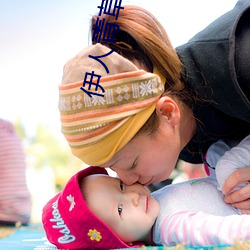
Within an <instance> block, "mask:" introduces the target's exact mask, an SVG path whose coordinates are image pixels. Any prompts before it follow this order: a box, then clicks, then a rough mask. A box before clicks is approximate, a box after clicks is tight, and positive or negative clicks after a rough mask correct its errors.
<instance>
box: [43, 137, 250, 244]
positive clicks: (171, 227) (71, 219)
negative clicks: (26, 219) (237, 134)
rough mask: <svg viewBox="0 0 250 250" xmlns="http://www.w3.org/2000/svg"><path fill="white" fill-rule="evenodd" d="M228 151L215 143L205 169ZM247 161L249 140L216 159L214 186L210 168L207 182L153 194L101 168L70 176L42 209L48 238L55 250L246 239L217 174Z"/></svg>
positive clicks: (246, 229)
mask: <svg viewBox="0 0 250 250" xmlns="http://www.w3.org/2000/svg"><path fill="white" fill-rule="evenodd" d="M228 149H229V148H228V145H227V144H225V143H224V142H222V141H219V142H217V143H216V144H214V145H213V146H212V147H211V149H210V150H209V151H208V155H207V161H208V163H209V165H213V164H215V162H216V161H217V160H218V159H217V158H219V157H220V154H217V152H220V153H221V152H224V151H225V150H228ZM249 158H250V136H248V137H247V138H245V139H244V140H243V141H242V142H241V143H239V144H238V145H237V146H236V147H233V148H232V149H231V150H229V151H227V152H226V153H225V154H224V155H223V156H222V157H221V158H220V160H219V161H218V163H217V164H216V174H217V175H218V176H219V178H218V181H217V179H216V178H215V173H214V171H213V169H210V176H209V177H206V178H199V179H194V180H190V181H187V182H184V183H179V184H175V185H169V186H166V187H164V188H162V189H160V190H157V191H156V192H154V193H152V194H151V193H150V191H149V190H148V189H147V188H146V187H144V186H142V185H141V184H133V185H131V186H127V185H124V184H123V183H122V182H121V180H120V179H119V178H113V177H110V176H109V175H108V174H107V172H106V170H105V169H103V168H99V167H88V168H86V169H84V170H82V171H80V172H78V173H77V174H75V175H74V176H73V177H71V179H70V180H69V181H68V183H67V184H66V185H65V187H64V189H63V190H62V192H60V193H59V194H57V195H56V196H55V197H54V198H52V199H51V200H50V201H49V202H48V203H47V204H46V206H45V207H44V210H43V218H42V220H43V225H44V228H45V231H46V234H47V238H48V240H49V241H50V242H51V243H53V244H55V245H56V246H57V247H58V248H60V249H65V248H67V249H76V248H81V249H115V248H133V247H138V246H141V245H144V244H145V245H165V246H169V245H176V244H178V243H184V244H186V245H188V246H207V245H220V244H233V243H234V241H235V240H236V239H241V240H247V239H250V216H249V215H243V214H242V215H241V214H240V212H239V211H238V210H236V209H235V208H233V207H232V206H230V205H228V204H226V203H225V202H224V201H223V198H224V195H223V194H222V192H221V191H220V190H219V189H221V188H223V183H222V181H223V179H224V178H227V176H221V175H220V171H219V169H220V166H221V165H223V166H222V167H223V171H221V172H223V173H225V164H227V165H228V174H229V172H230V173H232V171H234V170H235V168H239V167H241V165H242V164H243V163H244V165H243V166H246V164H245V161H247V160H248V163H249ZM229 167H230V170H229ZM231 167H234V169H231ZM224 180H225V179H224ZM217 187H219V189H218V188H217ZM208 201H209V202H208ZM211 201H213V202H211Z"/></svg>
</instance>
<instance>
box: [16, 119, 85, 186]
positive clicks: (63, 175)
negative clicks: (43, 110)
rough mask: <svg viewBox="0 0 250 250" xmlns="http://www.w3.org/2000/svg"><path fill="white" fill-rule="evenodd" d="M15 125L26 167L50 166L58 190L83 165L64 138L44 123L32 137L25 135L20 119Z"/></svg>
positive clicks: (39, 167)
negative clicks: (57, 135) (21, 144)
mask: <svg viewBox="0 0 250 250" xmlns="http://www.w3.org/2000/svg"><path fill="white" fill-rule="evenodd" d="M15 127H16V131H17V133H18V135H19V136H20V137H21V139H22V141H23V142H24V143H23V145H24V149H25V152H26V161H27V167H31V168H35V169H41V168H45V167H51V168H52V169H53V172H54V174H55V180H56V184H55V185H56V187H57V189H58V190H60V189H61V188H62V187H63V186H64V184H65V183H66V182H67V180H68V179H69V178H70V177H71V176H72V175H73V174H74V173H76V172H77V171H79V170H80V169H82V168H83V167H84V164H83V163H82V161H80V160H79V159H78V158H76V157H75V156H73V155H72V153H71V150H70V148H69V146H68V144H67V142H66V140H65V139H64V138H62V139H61V140H60V139H58V138H56V137H55V136H54V135H53V134H52V133H51V132H50V130H49V129H48V128H47V127H46V126H45V125H43V124H39V125H38V126H37V130H36V134H35V135H34V136H32V137H31V136H30V137H29V136H27V134H26V132H25V129H24V126H23V125H22V123H21V121H20V120H18V121H17V122H16V123H15Z"/></svg>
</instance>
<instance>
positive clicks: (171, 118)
mask: <svg viewBox="0 0 250 250" xmlns="http://www.w3.org/2000/svg"><path fill="white" fill-rule="evenodd" d="M156 113H157V115H158V117H159V118H160V119H164V120H165V121H167V122H168V123H170V124H171V125H173V126H175V125H177V124H178V123H179V122H180V109H179V106H178V104H177V103H176V102H175V101H174V100H173V99H172V98H170V97H169V96H162V97H161V98H160V99H159V100H158V102H157V104H156Z"/></svg>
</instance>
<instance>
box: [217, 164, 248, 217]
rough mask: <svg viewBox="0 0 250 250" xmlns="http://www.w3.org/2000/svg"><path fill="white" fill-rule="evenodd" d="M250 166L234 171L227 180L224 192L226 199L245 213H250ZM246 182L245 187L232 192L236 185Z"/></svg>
mask: <svg viewBox="0 0 250 250" xmlns="http://www.w3.org/2000/svg"><path fill="white" fill-rule="evenodd" d="M249 180H250V166H249V167H245V168H240V169H238V170H236V171H235V172H233V173H232V174H231V175H230V176H229V177H228V179H227V180H226V181H225V183H224V185H223V188H222V192H223V194H225V198H224V201H225V202H226V203H229V204H231V205H232V206H233V207H235V208H238V209H240V211H241V213H243V214H250V183H249ZM242 183H245V185H244V187H242V188H240V189H238V190H236V191H233V192H231V191H232V190H233V189H234V188H235V187H236V186H238V185H240V184H242Z"/></svg>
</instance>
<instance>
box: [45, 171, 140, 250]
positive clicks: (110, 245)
mask: <svg viewBox="0 0 250 250" xmlns="http://www.w3.org/2000/svg"><path fill="white" fill-rule="evenodd" d="M94 174H103V175H108V173H107V172H106V170H105V169H104V168H99V167H88V168H85V169H83V170H81V171H79V172H78V173H76V174H75V175H73V176H72V177H71V178H70V180H69V181H68V183H67V184H66V185H65V187H64V189H63V190H62V191H61V192H60V193H58V194H57V195H56V196H55V197H53V198H52V199H51V200H50V201H49V202H48V203H47V204H46V205H45V206H44V208H43V214H42V222H43V227H44V230H45V233H46V235H47V238H48V240H49V241H50V242H51V243H52V244H54V245H56V246H57V247H58V249H79V250H80V249H118V248H119V249H120V248H137V247H139V246H140V245H141V244H140V245H139V243H137V245H134V246H129V245H127V244H126V243H124V242H123V241H122V240H121V239H120V238H119V237H118V236H117V235H116V234H115V233H114V232H113V231H112V230H111V229H110V228H109V227H108V226H107V225H106V224H105V223H104V222H103V221H101V220H100V219H99V218H98V217H97V216H95V214H93V213H92V211H91V210H90V209H89V208H88V205H87V203H86V200H85V197H84V196H83V193H82V190H81V188H80V182H81V180H82V179H83V178H85V177H87V176H89V175H94ZM86 192H87V190H86Z"/></svg>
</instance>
